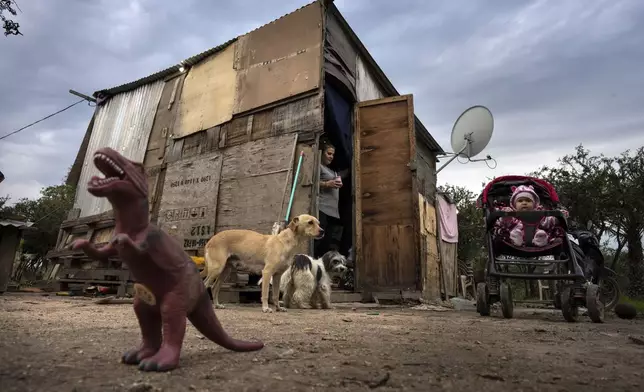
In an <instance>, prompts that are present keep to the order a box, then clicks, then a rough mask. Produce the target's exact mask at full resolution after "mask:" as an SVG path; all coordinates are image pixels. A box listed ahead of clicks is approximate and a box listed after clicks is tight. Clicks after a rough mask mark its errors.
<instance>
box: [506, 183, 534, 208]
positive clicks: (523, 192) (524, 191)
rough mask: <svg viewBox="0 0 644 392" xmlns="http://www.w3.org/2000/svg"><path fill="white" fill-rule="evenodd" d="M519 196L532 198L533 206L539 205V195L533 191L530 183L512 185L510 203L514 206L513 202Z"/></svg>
mask: <svg viewBox="0 0 644 392" xmlns="http://www.w3.org/2000/svg"><path fill="white" fill-rule="evenodd" d="M519 197H528V198H530V199H531V200H532V202H533V203H534V205H535V207H536V206H537V205H539V195H537V192H535V191H534V188H533V187H532V185H519V186H516V187H515V186H513V187H512V197H511V198H510V205H511V206H513V207H514V202H515V201H516V200H517V198H519Z"/></svg>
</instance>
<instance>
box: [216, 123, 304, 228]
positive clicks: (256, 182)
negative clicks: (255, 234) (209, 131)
mask: <svg viewBox="0 0 644 392" xmlns="http://www.w3.org/2000/svg"><path fill="white" fill-rule="evenodd" d="M292 149H293V135H281V136H276V137H273V138H269V139H262V140H257V141H253V142H250V143H245V144H243V145H241V146H234V147H230V148H227V149H225V150H223V167H222V171H221V185H220V190H219V203H218V212H217V231H221V230H227V229H233V228H240V229H242V228H243V229H251V230H257V231H259V232H262V233H267V234H268V233H270V231H271V228H272V225H273V223H274V222H275V221H276V220H277V218H278V215H279V214H280V208H281V205H282V196H283V192H284V182H285V181H287V176H288V169H289V167H290V165H291V151H292Z"/></svg>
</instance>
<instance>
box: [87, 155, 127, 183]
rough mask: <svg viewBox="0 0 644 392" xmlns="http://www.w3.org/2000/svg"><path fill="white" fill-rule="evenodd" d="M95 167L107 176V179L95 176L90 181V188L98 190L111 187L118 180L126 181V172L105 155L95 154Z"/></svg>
mask: <svg viewBox="0 0 644 392" xmlns="http://www.w3.org/2000/svg"><path fill="white" fill-rule="evenodd" d="M94 165H96V168H97V169H98V170H99V171H100V172H101V173H103V174H104V175H105V178H100V177H98V176H93V177H92V179H91V180H90V181H89V186H90V187H92V188H94V189H97V188H103V187H105V186H107V185H110V184H112V183H114V182H115V181H118V180H123V179H125V171H124V170H123V169H122V168H121V167H120V166H119V165H118V164H116V162H114V160H113V159H111V158H110V157H108V156H107V155H105V154H101V153H96V154H94Z"/></svg>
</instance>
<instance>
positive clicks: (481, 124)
mask: <svg viewBox="0 0 644 392" xmlns="http://www.w3.org/2000/svg"><path fill="white" fill-rule="evenodd" d="M492 131H494V117H492V113H491V112H490V110H489V109H488V108H486V107H485V106H481V105H476V106H472V107H471V108H469V109H467V110H465V111H464V112H463V113H462V114H461V115H460V116H459V117H458V119H457V120H456V122H455V123H454V127H453V128H452V137H451V143H452V149H453V151H454V153H455V154H457V155H458V156H461V157H465V158H472V157H474V156H476V155H478V154H480V153H481V151H483V150H484V149H485V147H487V144H488V143H489V142H490V139H492Z"/></svg>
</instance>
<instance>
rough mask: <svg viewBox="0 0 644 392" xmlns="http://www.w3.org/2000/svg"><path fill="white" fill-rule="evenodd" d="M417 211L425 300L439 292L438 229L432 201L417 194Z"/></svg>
mask: <svg viewBox="0 0 644 392" xmlns="http://www.w3.org/2000/svg"><path fill="white" fill-rule="evenodd" d="M418 212H419V218H420V219H419V220H420V225H419V227H420V238H421V241H420V242H421V246H420V248H421V260H423V261H424V263H422V264H421V270H422V275H423V285H422V286H423V298H425V299H427V300H430V301H432V300H436V299H440V294H441V280H442V279H441V266H440V255H439V250H438V242H437V238H438V230H437V226H436V224H437V223H438V221H437V219H436V208H435V207H434V204H433V203H430V202H428V201H427V199H426V198H425V197H424V196H423V195H421V194H419V195H418Z"/></svg>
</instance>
